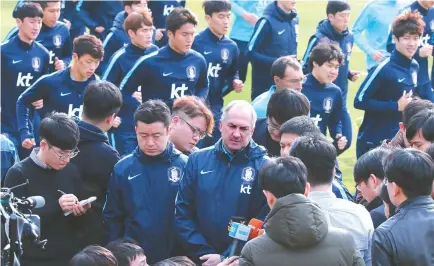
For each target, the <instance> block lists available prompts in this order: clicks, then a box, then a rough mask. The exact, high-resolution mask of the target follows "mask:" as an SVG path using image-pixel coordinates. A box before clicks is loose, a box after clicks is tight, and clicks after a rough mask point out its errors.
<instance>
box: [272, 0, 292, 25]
mask: <svg viewBox="0 0 434 266" xmlns="http://www.w3.org/2000/svg"><path fill="white" fill-rule="evenodd" d="M272 4H274V8H275V12H274V13H275V14H276V17H277V19H279V20H281V21H291V20H293V19H294V18H295V17H297V11H295V10H292V11H291V12H289V13H286V12H285V11H283V9H281V8H280V7H279V6H278V5H277V1H274V2H273V3H272Z"/></svg>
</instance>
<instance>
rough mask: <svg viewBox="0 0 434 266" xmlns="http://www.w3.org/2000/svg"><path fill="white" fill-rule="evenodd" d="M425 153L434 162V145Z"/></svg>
mask: <svg viewBox="0 0 434 266" xmlns="http://www.w3.org/2000/svg"><path fill="white" fill-rule="evenodd" d="M425 152H426V153H427V154H428V155H429V156H430V157H431V159H433V160H434V144H431V145H430V146H429V147H428V149H426V151H425Z"/></svg>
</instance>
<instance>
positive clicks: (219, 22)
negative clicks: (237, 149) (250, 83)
mask: <svg viewBox="0 0 434 266" xmlns="http://www.w3.org/2000/svg"><path fill="white" fill-rule="evenodd" d="M203 9H204V10H205V19H206V21H207V23H208V28H207V29H205V30H204V31H202V32H200V33H199V34H198V35H197V36H196V38H195V39H194V43H193V47H192V48H193V49H194V50H195V51H197V52H199V53H201V54H202V55H203V56H204V57H205V60H206V62H207V64H208V81H209V93H208V98H207V101H208V104H209V106H210V107H211V110H212V112H213V115H214V118H215V123H216V125H215V127H214V128H215V131H214V133H213V137H212V138H206V139H205V143H203V144H204V146H206V147H207V146H211V145H213V144H214V143H215V142H217V140H218V139H220V135H221V134H220V131H219V129H218V126H219V123H220V118H221V115H222V108H223V103H224V100H223V96H224V95H226V94H228V93H229V92H230V91H232V90H235V91H236V92H238V93H239V92H241V91H242V90H243V86H244V84H243V82H242V81H241V80H239V78H238V63H237V62H238V55H239V50H238V48H237V45H236V43H235V42H234V41H232V40H231V39H229V38H228V37H227V36H226V35H225V34H226V33H227V32H228V30H229V21H230V16H231V4H230V3H229V1H227V0H218V1H212V0H207V1H205V2H204V3H203Z"/></svg>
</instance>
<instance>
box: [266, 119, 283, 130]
mask: <svg viewBox="0 0 434 266" xmlns="http://www.w3.org/2000/svg"><path fill="white" fill-rule="evenodd" d="M267 125H268V129H270V130H271V131H280V127H281V126H276V125H273V124H271V123H270V122H269V121H267Z"/></svg>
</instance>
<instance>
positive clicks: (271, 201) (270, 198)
mask: <svg viewBox="0 0 434 266" xmlns="http://www.w3.org/2000/svg"><path fill="white" fill-rule="evenodd" d="M263 192H264V195H265V198H267V203H268V206H269V207H270V209H271V208H273V206H274V204H275V203H276V200H277V199H276V197H275V196H274V195H273V193H271V192H270V191H267V190H263Z"/></svg>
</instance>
